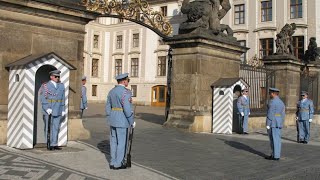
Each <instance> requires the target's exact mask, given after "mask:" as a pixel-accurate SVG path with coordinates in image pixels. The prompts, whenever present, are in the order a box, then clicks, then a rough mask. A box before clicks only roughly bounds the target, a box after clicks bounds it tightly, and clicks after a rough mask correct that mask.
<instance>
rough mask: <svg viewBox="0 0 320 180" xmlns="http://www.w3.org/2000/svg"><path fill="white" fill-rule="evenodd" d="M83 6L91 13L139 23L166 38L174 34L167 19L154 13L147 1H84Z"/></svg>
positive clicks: (158, 13)
mask: <svg viewBox="0 0 320 180" xmlns="http://www.w3.org/2000/svg"><path fill="white" fill-rule="evenodd" d="M82 5H83V6H85V7H86V9H87V10H89V11H93V12H97V13H100V14H102V15H110V16H114V17H118V18H123V19H128V20H131V21H133V22H137V23H139V24H141V25H144V26H147V27H148V28H150V29H151V30H154V31H155V32H158V33H161V34H162V35H164V36H168V35H170V34H171V33H172V26H171V24H170V23H169V22H168V21H167V19H166V18H164V17H163V15H162V14H161V13H160V12H158V11H152V8H150V6H149V4H148V2H147V1H145V0H131V1H128V0H122V1H120V0H82ZM161 34H160V35H161Z"/></svg>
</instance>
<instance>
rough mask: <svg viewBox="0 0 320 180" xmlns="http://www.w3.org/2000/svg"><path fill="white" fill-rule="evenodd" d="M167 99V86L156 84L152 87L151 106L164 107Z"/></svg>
mask: <svg viewBox="0 0 320 180" xmlns="http://www.w3.org/2000/svg"><path fill="white" fill-rule="evenodd" d="M166 99H167V86H164V85H158V86H153V87H152V93H151V106H158V107H165V106H166Z"/></svg>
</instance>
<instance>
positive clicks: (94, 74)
mask: <svg viewBox="0 0 320 180" xmlns="http://www.w3.org/2000/svg"><path fill="white" fill-rule="evenodd" d="M98 71H99V59H92V71H91V76H92V77H98V74H99V73H98Z"/></svg>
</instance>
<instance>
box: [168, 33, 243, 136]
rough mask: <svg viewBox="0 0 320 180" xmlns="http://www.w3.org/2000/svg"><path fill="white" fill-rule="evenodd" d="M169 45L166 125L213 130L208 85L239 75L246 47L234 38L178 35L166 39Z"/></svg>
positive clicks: (195, 129)
mask: <svg viewBox="0 0 320 180" xmlns="http://www.w3.org/2000/svg"><path fill="white" fill-rule="evenodd" d="M165 41H166V42H167V44H169V45H170V47H171V48H172V55H173V56H172V76H171V98H170V110H169V114H168V119H167V122H166V123H165V124H164V125H165V126H169V127H178V128H183V129H186V130H188V131H192V132H211V131H212V89H211V87H210V86H211V84H212V83H213V82H215V81H216V80H218V79H219V78H237V77H239V69H240V55H241V54H242V53H244V52H246V50H247V48H245V47H242V46H239V45H238V44H237V42H236V41H229V42H227V41H224V40H223V38H206V37H201V36H196V35H193V36H192V35H191V36H190V35H177V36H174V37H173V38H169V39H166V40H165Z"/></svg>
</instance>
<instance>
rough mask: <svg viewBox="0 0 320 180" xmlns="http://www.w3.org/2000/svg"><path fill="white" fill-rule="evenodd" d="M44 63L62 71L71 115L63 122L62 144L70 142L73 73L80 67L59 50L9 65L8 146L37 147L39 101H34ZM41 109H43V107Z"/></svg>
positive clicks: (59, 141) (60, 143) (60, 133)
mask: <svg viewBox="0 0 320 180" xmlns="http://www.w3.org/2000/svg"><path fill="white" fill-rule="evenodd" d="M44 65H51V66H53V67H54V68H56V69H58V70H60V71H61V74H60V77H61V79H60V80H61V82H62V83H63V84H64V86H65V97H66V102H65V105H66V106H65V107H66V109H65V112H66V113H67V114H66V116H65V120H64V121H62V123H61V127H60V132H59V139H58V145H59V146H64V145H66V144H67V139H68V136H67V135H68V133H67V131H68V127H67V122H68V104H69V101H68V97H69V76H70V70H75V69H76V68H75V67H74V66H72V65H71V64H69V63H67V62H66V61H65V60H63V59H62V58H61V57H59V56H58V55H56V54H55V53H48V54H43V55H38V56H32V55H31V56H27V57H25V58H23V59H20V60H18V61H16V62H13V63H11V64H8V65H7V66H6V68H7V69H8V70H9V95H8V126H7V130H8V131H7V145H8V146H10V147H14V148H19V149H30V148H33V141H34V139H33V138H34V137H33V133H34V132H33V131H34V123H35V122H34V116H35V114H34V111H35V110H34V107H35V106H34V104H35V103H37V102H34V99H35V95H36V94H37V92H35V79H36V77H35V76H36V73H37V70H38V69H39V68H40V67H42V66H44ZM38 109H39V110H40V109H41V107H38ZM38 121H39V120H38Z"/></svg>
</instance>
